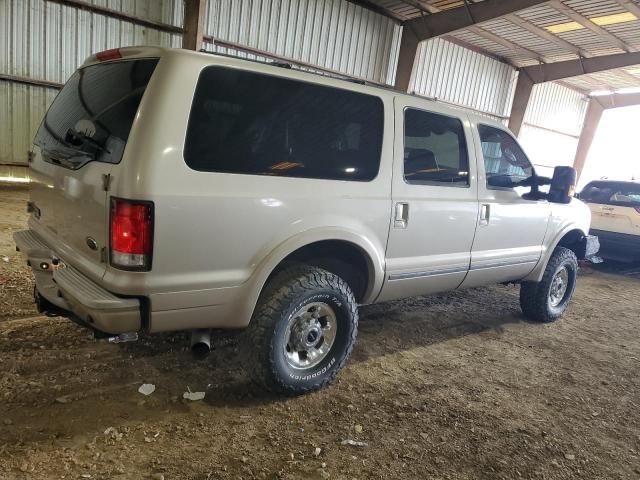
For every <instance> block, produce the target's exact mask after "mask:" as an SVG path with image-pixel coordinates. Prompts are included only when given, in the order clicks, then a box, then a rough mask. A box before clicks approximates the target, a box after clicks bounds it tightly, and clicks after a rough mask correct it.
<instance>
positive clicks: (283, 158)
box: [184, 67, 384, 181]
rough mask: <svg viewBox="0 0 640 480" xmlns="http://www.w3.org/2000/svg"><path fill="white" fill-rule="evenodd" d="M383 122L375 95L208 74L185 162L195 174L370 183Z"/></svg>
mask: <svg viewBox="0 0 640 480" xmlns="http://www.w3.org/2000/svg"><path fill="white" fill-rule="evenodd" d="M383 119H384V111H383V105H382V101H381V100H380V99H379V98H378V97H375V96H371V95H365V94H361V93H356V92H351V91H347V90H341V89H337V88H331V87H325V86H320V85H315V84H312V83H306V82H300V81H295V80H290V79H286V78H280V77H275V76H270V75H263V74H258V73H253V72H246V71H241V70H234V69H228V68H221V67H208V68H205V69H204V70H203V71H202V73H201V75H200V78H199V79H198V85H197V88H196V93H195V97H194V101H193V106H192V108H191V114H190V118H189V126H188V129H187V137H186V146H185V152H184V157H185V161H186V163H187V165H188V166H189V167H190V168H192V169H194V170H199V171H207V172H227V173H241V174H254V175H272V176H284V177H305V178H319V179H333V180H356V181H369V180H372V179H373V178H375V177H376V175H377V174H378V169H379V166H380V153H381V148H382V130H383Z"/></svg>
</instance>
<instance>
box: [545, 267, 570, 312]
mask: <svg viewBox="0 0 640 480" xmlns="http://www.w3.org/2000/svg"><path fill="white" fill-rule="evenodd" d="M568 288H569V270H568V269H567V267H562V268H561V269H560V270H558V271H557V272H556V274H555V275H554V276H553V280H551V289H550V290H549V304H550V305H551V306H552V307H557V306H558V305H560V303H562V300H564V296H565V294H566V293H567V289H568Z"/></svg>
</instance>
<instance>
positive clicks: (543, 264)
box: [522, 223, 587, 282]
mask: <svg viewBox="0 0 640 480" xmlns="http://www.w3.org/2000/svg"><path fill="white" fill-rule="evenodd" d="M573 231H579V232H580V233H581V234H582V235H587V233H586V232H585V231H584V230H583V229H582V228H580V227H579V226H578V225H576V224H575V223H571V224H569V225H566V226H565V227H564V228H563V229H562V230H560V231H559V232H558V233H557V234H556V236H555V237H553V240H552V241H550V242H545V246H543V248H544V249H543V251H542V255H541V256H540V260H538V263H537V265H536V266H535V268H534V269H533V270H532V271H531V273H530V274H529V275H527V276H526V277H525V278H523V279H522V281H523V282H539V281H540V280H542V276H543V275H544V270H545V269H546V268H547V263H549V259H550V258H551V255H552V254H553V251H554V250H555V249H556V247H557V246H558V244H559V243H560V242H561V241H562V239H563V238H564V237H565V236H566V235H567V234H568V233H570V232H573ZM547 245H548V246H547Z"/></svg>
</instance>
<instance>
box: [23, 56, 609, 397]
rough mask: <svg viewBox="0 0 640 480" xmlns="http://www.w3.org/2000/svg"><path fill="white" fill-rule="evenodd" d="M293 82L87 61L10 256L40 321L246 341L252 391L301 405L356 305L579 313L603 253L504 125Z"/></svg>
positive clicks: (381, 94)
mask: <svg viewBox="0 0 640 480" xmlns="http://www.w3.org/2000/svg"><path fill="white" fill-rule="evenodd" d="M283 67H285V66H283V65H270V64H265V63H257V62H250V61H246V60H240V59H236V58H228V57H224V56H215V55H209V54H204V53H195V52H189V51H183V50H171V49H159V48H123V49H117V50H110V51H106V52H101V53H98V54H96V55H94V56H92V57H90V58H89V59H88V60H87V61H86V62H85V63H84V65H83V66H82V67H81V68H80V69H79V70H78V71H77V72H76V73H74V74H73V76H72V77H71V78H70V79H69V81H68V82H67V84H66V85H65V87H64V88H63V89H62V91H61V92H60V94H59V95H58V96H57V97H56V99H55V101H54V102H53V104H52V105H51V107H50V109H49V111H48V113H47V114H46V117H45V118H44V120H43V122H42V125H41V127H40V129H39V131H38V133H37V136H36V138H35V142H34V147H33V152H32V155H31V158H32V160H31V175H32V178H33V183H32V186H31V200H30V202H29V207H28V208H29V210H30V211H31V217H30V219H29V230H26V231H23V232H19V233H17V234H16V235H15V241H16V244H17V246H18V248H19V250H20V251H22V252H23V253H24V255H25V256H26V257H27V259H28V262H29V264H30V265H31V267H32V269H33V271H34V275H35V279H36V299H37V302H38V305H39V307H40V309H41V310H43V311H47V312H54V313H55V312H57V313H60V312H62V313H63V314H64V315H67V316H69V317H71V318H73V319H75V320H77V321H79V322H81V323H82V324H84V325H86V326H87V327H90V328H91V329H93V330H94V331H95V332H98V333H100V332H102V334H103V335H104V334H108V335H113V336H118V335H119V337H117V338H119V339H131V338H135V337H136V335H135V334H136V332H139V331H146V332H151V333H153V332H161V331H170V330H190V331H193V342H194V344H195V347H196V348H202V347H204V348H205V349H206V347H207V345H208V340H209V330H210V329H212V328H226V329H237V328H244V327H249V328H248V329H247V332H246V334H247V335H248V340H247V341H250V342H252V343H253V345H254V346H253V348H251V351H252V354H253V355H255V358H254V359H253V365H255V368H254V370H255V371H256V372H257V373H258V378H260V379H261V380H262V381H263V383H264V384H266V385H267V386H268V387H269V388H271V389H274V390H278V391H283V392H286V393H293V394H297V393H304V392H308V391H311V390H315V389H318V388H320V387H322V386H323V385H325V384H327V383H328V382H330V381H331V380H332V379H333V378H334V377H335V375H336V373H337V372H338V371H339V370H340V368H342V366H343V365H344V364H345V362H346V360H347V358H348V356H349V354H350V352H351V350H352V348H353V345H354V341H355V338H356V333H357V326H358V305H361V304H368V303H374V302H382V301H387V300H392V299H397V298H401V297H408V296H414V295H424V294H430V293H434V292H442V291H447V290H454V289H458V288H466V287H476V286H480V285H487V284H492V283H498V282H521V283H522V287H521V292H522V293H521V305H522V308H523V311H524V313H525V315H526V316H527V317H528V318H530V319H532V320H534V321H543V322H546V321H552V320H555V319H556V318H558V317H559V316H560V315H561V314H562V313H563V312H564V310H565V308H566V307H567V304H568V303H569V301H570V299H571V296H572V294H573V291H574V287H575V282H576V271H577V260H576V257H577V258H584V257H586V256H588V255H590V254H593V253H595V250H597V239H594V238H593V237H589V236H587V232H588V231H589V222H590V214H589V209H588V208H587V207H586V206H585V205H584V204H583V203H582V202H580V201H578V200H574V199H572V198H571V197H570V189H571V188H572V184H573V182H574V180H575V172H574V171H573V170H572V169H570V168H559V169H557V171H556V172H555V174H554V179H553V182H551V180H550V179H544V178H542V177H539V176H537V175H536V174H535V171H534V169H533V167H532V165H531V163H530V162H529V160H528V159H527V157H526V155H525V154H524V152H523V151H522V149H521V148H520V147H519V146H518V143H517V142H516V140H514V138H513V137H512V135H511V134H510V133H509V132H508V131H507V130H506V129H505V128H504V126H503V125H502V124H500V123H497V122H495V121H493V120H491V119H489V118H485V117H478V116H474V115H471V114H469V113H468V112H466V111H463V110H457V109H453V108H450V107H447V106H445V105H443V104H441V103H438V102H437V101H434V100H430V99H426V98H419V97H415V96H409V95H405V94H401V93H399V92H397V91H393V90H390V89H384V88H378V87H375V86H369V85H364V84H362V83H358V82H353V81H346V80H344V79H337V78H329V77H323V76H318V75H314V74H311V73H306V72H302V71H296V70H292V69H290V68H283ZM548 183H551V186H550V187H549V191H548V193H543V192H542V191H541V190H540V189H539V188H538V187H539V186H540V185H542V184H548Z"/></svg>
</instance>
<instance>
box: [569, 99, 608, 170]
mask: <svg viewBox="0 0 640 480" xmlns="http://www.w3.org/2000/svg"><path fill="white" fill-rule="evenodd" d="M602 112H604V107H603V106H602V104H601V103H600V102H599V101H598V100H597V99H595V98H591V100H589V107H588V108H587V114H586V116H585V117H584V123H583V124H582V132H581V133H580V139H579V140H578V148H577V149H576V156H575V158H574V160H573V168H575V169H576V171H577V173H578V178H580V175H581V174H582V170H584V165H585V163H586V162H587V156H588V155H589V150H590V149H591V144H592V143H593V138H594V137H595V135H596V130H598V125H599V123H600V119H601V118H602Z"/></svg>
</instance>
